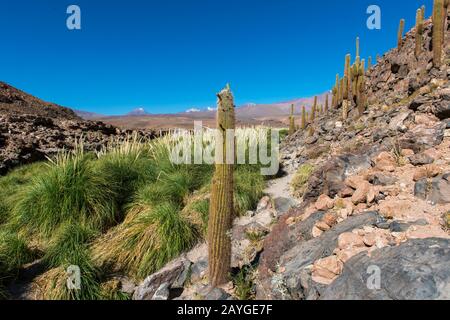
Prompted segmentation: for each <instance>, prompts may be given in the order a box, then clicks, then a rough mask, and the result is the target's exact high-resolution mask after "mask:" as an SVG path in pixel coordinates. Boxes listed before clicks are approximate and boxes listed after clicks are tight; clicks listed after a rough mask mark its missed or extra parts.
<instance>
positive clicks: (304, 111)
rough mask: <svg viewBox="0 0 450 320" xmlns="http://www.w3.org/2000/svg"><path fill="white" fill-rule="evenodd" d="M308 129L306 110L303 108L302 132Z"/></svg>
mask: <svg viewBox="0 0 450 320" xmlns="http://www.w3.org/2000/svg"><path fill="white" fill-rule="evenodd" d="M305 128H306V108H305V106H302V130H305Z"/></svg>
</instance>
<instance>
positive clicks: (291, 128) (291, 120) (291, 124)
mask: <svg viewBox="0 0 450 320" xmlns="http://www.w3.org/2000/svg"><path fill="white" fill-rule="evenodd" d="M294 133H295V118H294V104H292V105H291V115H290V116H289V135H290V136H291V135H293V134H294Z"/></svg>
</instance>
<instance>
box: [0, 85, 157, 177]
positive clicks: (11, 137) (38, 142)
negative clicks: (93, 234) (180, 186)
mask: <svg viewBox="0 0 450 320" xmlns="http://www.w3.org/2000/svg"><path fill="white" fill-rule="evenodd" d="M127 133H129V132H127V131H124V130H120V129H117V128H115V127H113V126H111V125H106V124H104V123H103V122H99V121H85V120H82V119H81V118H80V117H78V116H77V115H76V114H75V113H74V112H73V111H72V110H71V109H68V108H64V107H61V106H58V105H56V104H53V103H47V102H44V101H42V100H40V99H38V98H35V97H33V96H31V95H29V94H26V93H24V92H22V91H20V90H17V89H15V88H13V87H11V86H9V85H7V84H5V83H3V82H0V175H2V174H5V173H6V172H7V171H8V170H10V169H11V168H14V167H16V166H19V165H21V164H25V163H31V162H34V161H38V160H44V159H45V157H46V156H50V155H53V154H55V153H56V152H57V151H59V150H61V149H63V148H65V149H72V148H73V146H74V144H75V143H76V142H77V141H78V140H79V139H80V138H81V137H83V140H84V146H85V148H86V149H87V150H97V149H99V148H100V147H101V146H102V145H104V144H105V143H107V142H108V141H109V139H110V138H111V137H112V136H125V135H126V134H127ZM141 134H142V135H145V136H149V137H153V136H154V133H152V132H151V131H148V132H141Z"/></svg>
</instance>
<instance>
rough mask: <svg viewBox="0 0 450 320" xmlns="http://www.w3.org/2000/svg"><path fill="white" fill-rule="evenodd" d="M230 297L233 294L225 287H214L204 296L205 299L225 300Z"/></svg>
mask: <svg viewBox="0 0 450 320" xmlns="http://www.w3.org/2000/svg"><path fill="white" fill-rule="evenodd" d="M230 297H231V296H230V295H229V294H228V293H226V292H225V291H224V290H223V289H220V288H214V289H212V290H210V291H209V292H208V293H207V294H206V295H205V296H204V299H205V300H206V301H224V300H229V299H230Z"/></svg>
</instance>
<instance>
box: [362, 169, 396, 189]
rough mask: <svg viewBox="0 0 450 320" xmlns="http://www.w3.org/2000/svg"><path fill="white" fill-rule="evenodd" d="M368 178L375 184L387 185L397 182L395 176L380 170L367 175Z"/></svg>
mask: <svg viewBox="0 0 450 320" xmlns="http://www.w3.org/2000/svg"><path fill="white" fill-rule="evenodd" d="M368 180H369V182H370V183H372V184H373V185H375V186H389V185H393V184H395V183H396V182H397V178H396V177H395V176H392V175H389V174H385V173H382V172H376V173H374V174H372V175H369V176H368Z"/></svg>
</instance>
